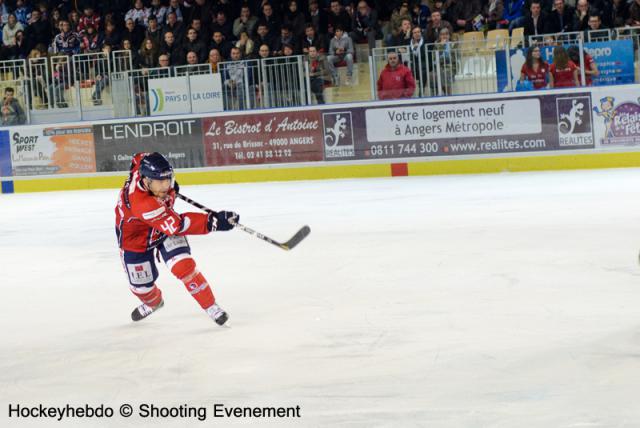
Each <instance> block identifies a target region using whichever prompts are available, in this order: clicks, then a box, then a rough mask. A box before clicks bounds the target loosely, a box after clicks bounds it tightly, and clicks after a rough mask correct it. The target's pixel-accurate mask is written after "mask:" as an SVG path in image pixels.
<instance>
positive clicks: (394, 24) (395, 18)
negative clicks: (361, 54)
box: [385, 1, 411, 45]
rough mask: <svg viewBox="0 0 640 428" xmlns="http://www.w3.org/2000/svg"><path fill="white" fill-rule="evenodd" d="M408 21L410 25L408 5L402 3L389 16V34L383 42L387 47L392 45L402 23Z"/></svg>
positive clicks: (404, 2)
mask: <svg viewBox="0 0 640 428" xmlns="http://www.w3.org/2000/svg"><path fill="white" fill-rule="evenodd" d="M403 20H408V21H409V23H411V14H410V13H409V3H408V2H406V1H403V2H402V3H401V4H400V6H398V8H396V9H395V10H394V11H393V13H392V14H391V20H390V21H389V28H390V29H391V33H390V34H388V35H387V38H386V39H385V42H386V44H387V45H392V44H393V43H394V40H395V38H396V37H398V34H399V33H400V27H401V26H402V21H403Z"/></svg>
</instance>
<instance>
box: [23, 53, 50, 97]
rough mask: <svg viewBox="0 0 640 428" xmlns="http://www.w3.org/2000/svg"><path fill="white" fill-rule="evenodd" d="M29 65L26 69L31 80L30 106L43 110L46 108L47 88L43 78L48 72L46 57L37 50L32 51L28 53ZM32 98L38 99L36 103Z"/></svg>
mask: <svg viewBox="0 0 640 428" xmlns="http://www.w3.org/2000/svg"><path fill="white" fill-rule="evenodd" d="M29 64H30V65H31V66H30V67H29V69H28V73H29V77H30V80H31V86H30V87H31V88H32V91H33V92H32V93H30V96H31V105H32V106H33V107H34V108H43V107H46V106H48V104H49V100H48V98H49V97H48V87H47V82H46V81H45V78H46V76H47V74H48V73H47V70H49V67H48V64H47V57H46V56H45V54H43V53H42V52H41V51H40V50H38V49H32V50H31V52H30V53H29ZM34 97H38V98H40V99H39V100H38V101H36V100H35V99H34Z"/></svg>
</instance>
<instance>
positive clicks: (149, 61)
mask: <svg viewBox="0 0 640 428" xmlns="http://www.w3.org/2000/svg"><path fill="white" fill-rule="evenodd" d="M158 56H159V54H158V47H157V46H156V43H155V41H154V40H153V39H150V38H146V39H144V41H143V42H142V46H141V47H140V50H139V52H138V64H139V65H140V67H141V68H154V67H157V66H158Z"/></svg>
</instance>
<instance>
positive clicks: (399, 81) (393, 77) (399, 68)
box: [377, 52, 416, 100]
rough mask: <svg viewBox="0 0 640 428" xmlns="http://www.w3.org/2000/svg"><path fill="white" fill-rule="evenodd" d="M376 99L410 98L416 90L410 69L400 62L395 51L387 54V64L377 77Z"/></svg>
mask: <svg viewBox="0 0 640 428" xmlns="http://www.w3.org/2000/svg"><path fill="white" fill-rule="evenodd" d="M377 86H378V99H380V100H393V99H399V98H411V97H412V96H413V93H414V92H415V90H416V82H415V80H413V74H411V70H409V68H408V67H406V66H405V65H404V64H401V63H400V59H399V58H398V53H397V52H389V53H388V54H387V65H386V66H385V67H384V69H383V70H382V71H381V72H380V77H379V78H378V83H377Z"/></svg>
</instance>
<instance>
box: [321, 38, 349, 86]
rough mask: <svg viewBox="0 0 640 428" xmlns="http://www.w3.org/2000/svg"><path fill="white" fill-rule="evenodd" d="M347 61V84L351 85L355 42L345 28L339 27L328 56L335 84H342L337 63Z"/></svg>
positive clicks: (330, 45) (330, 44) (328, 63)
mask: <svg viewBox="0 0 640 428" xmlns="http://www.w3.org/2000/svg"><path fill="white" fill-rule="evenodd" d="M342 61H344V62H346V63H347V80H346V82H345V83H346V85H347V86H349V85H351V77H352V75H353V42H352V41H351V37H349V36H348V35H347V34H346V33H345V32H344V29H343V28H341V27H337V28H336V31H335V35H334V36H333V38H332V39H331V42H330V43H329V55H328V56H327V65H328V67H329V71H330V72H331V78H332V79H333V84H334V85H336V86H340V78H339V77H338V70H336V63H338V62H342Z"/></svg>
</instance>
